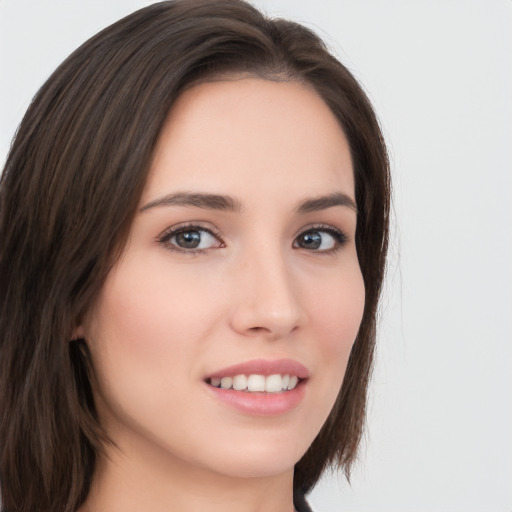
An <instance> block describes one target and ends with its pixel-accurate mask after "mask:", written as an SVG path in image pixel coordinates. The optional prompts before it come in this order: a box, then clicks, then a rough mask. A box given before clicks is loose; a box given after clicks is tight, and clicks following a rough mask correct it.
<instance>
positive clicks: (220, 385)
mask: <svg viewBox="0 0 512 512" xmlns="http://www.w3.org/2000/svg"><path fill="white" fill-rule="evenodd" d="M308 380H309V372H308V370H307V368H306V367H305V366H303V365H302V364H300V363H298V362H297V361H293V360H291V359H280V360H264V359H257V360H252V361H248V362H246V363H241V364H237V365H233V366H230V367H228V368H224V369H222V370H219V371H217V372H215V373H213V374H211V375H209V376H208V377H207V378H206V379H205V380H204V382H205V384H206V385H207V389H209V390H210V391H211V393H212V395H213V396H214V397H215V399H217V400H220V401H221V402H223V403H224V404H226V405H227V406H229V407H230V408H235V409H237V410H238V411H239V412H241V413H243V414H248V415H255V416H276V415H280V414H284V413H287V412H289V411H291V410H293V409H295V408H296V407H297V406H298V405H299V404H300V403H301V401H302V400H303V398H304V396H305V394H306V387H307V381H308Z"/></svg>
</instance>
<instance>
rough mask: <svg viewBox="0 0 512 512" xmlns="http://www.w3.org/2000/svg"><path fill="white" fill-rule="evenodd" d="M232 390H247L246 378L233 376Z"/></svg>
mask: <svg viewBox="0 0 512 512" xmlns="http://www.w3.org/2000/svg"><path fill="white" fill-rule="evenodd" d="M233 389H236V390H237V391H243V390H244V389H247V377H246V376H245V375H235V376H234V377H233Z"/></svg>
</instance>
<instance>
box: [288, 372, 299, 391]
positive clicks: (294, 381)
mask: <svg viewBox="0 0 512 512" xmlns="http://www.w3.org/2000/svg"><path fill="white" fill-rule="evenodd" d="M297 382H299V379H298V378H297V376H296V375H292V376H291V377H290V382H288V389H293V388H294V387H295V386H296V385H297Z"/></svg>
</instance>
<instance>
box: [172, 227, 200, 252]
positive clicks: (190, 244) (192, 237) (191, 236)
mask: <svg viewBox="0 0 512 512" xmlns="http://www.w3.org/2000/svg"><path fill="white" fill-rule="evenodd" d="M176 243H177V244H178V245H179V246H180V247H183V248H185V249H195V248H196V247H197V246H198V245H199V244H200V243H201V235H200V234H199V231H185V232H184V233H179V234H178V235H176Z"/></svg>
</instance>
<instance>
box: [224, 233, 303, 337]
mask: <svg viewBox="0 0 512 512" xmlns="http://www.w3.org/2000/svg"><path fill="white" fill-rule="evenodd" d="M240 259H241V261H240V262H239V265H238V272H239V275H238V276H236V277H237V279H236V280H235V281H236V282H238V283H239V289H238V292H237V301H236V302H237V303H236V304H235V309H234V314H233V325H234V327H235V329H236V330H238V331H240V332H244V333H246V334H247V333H261V332H264V333H266V334H267V335H272V336H273V337H283V336H286V335H287V334H288V333H290V332H291V331H293V330H294V329H295V328H296V327H298V326H299V325H301V324H302V322H303V321H304V312H303V310H302V308H301V303H300V296H299V294H298V289H297V283H296V282H295V281H294V277H293V273H292V271H291V268H290V265H289V262H288V261H287V258H286V254H284V252H283V249H282V248H281V247H280V246H279V244H277V243H265V244H259V245H258V247H254V246H252V248H251V249H248V250H246V251H244V252H243V254H241V255H240Z"/></svg>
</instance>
